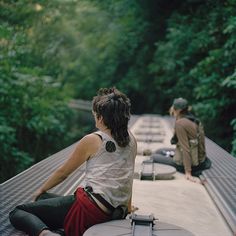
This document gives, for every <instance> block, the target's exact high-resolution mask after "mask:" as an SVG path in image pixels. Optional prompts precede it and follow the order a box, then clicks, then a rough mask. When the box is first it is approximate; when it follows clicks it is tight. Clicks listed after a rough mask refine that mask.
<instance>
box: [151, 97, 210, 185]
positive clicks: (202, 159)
mask: <svg viewBox="0 0 236 236" xmlns="http://www.w3.org/2000/svg"><path fill="white" fill-rule="evenodd" d="M189 108H190V107H189V105H188V101H187V100H186V99H184V98H181V97H180V98H176V99H174V101H173V104H172V106H171V107H170V115H173V116H174V117H175V127H174V135H173V137H172V139H171V144H175V145H176V147H175V152H174V156H173V157H171V156H162V155H158V154H154V155H152V158H153V160H154V161H155V162H158V163H162V164H168V165H171V166H174V167H175V168H176V169H177V171H179V172H182V173H185V177H186V179H187V180H190V181H193V182H196V179H195V178H194V177H193V176H197V177H198V176H199V175H200V174H201V172H202V170H205V169H208V168H210V166H211V161H210V160H209V158H208V157H207V156H206V150H205V134H204V128H203V125H202V123H201V122H200V120H199V119H197V118H196V117H195V116H194V115H193V114H192V113H191V112H190V109H189Z"/></svg>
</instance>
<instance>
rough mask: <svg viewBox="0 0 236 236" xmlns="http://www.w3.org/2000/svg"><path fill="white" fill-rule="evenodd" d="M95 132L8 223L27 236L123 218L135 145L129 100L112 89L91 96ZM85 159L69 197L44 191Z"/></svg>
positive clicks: (77, 230)
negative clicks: (82, 178) (81, 174)
mask: <svg viewBox="0 0 236 236" xmlns="http://www.w3.org/2000/svg"><path fill="white" fill-rule="evenodd" d="M92 113H93V115H94V119H95V123H96V127H97V129H98V131H97V132H94V133H90V134H88V135H86V136H84V137H83V138H82V139H81V140H80V141H79V142H78V144H77V146H76V147H75V149H74V151H73V153H72V154H71V156H70V157H69V158H68V160H67V161H66V162H65V163H64V164H63V165H62V166H61V167H59V168H58V169H57V170H56V171H55V172H54V173H53V174H52V175H51V176H50V177H49V179H48V180H47V181H46V182H45V183H44V184H43V185H42V186H41V187H40V188H39V189H38V190H37V191H36V192H35V193H34V199H35V200H36V201H34V202H31V203H26V204H22V205H19V206H17V207H16V208H15V209H14V210H13V211H11V212H10V214H9V218H10V222H11V223H12V225H13V226H14V227H15V228H16V229H18V230H21V231H24V232H26V233H27V234H29V235H31V236H36V235H37V236H38V235H39V236H45V235H47V236H49V235H51V236H53V235H54V236H55V235H60V234H59V231H58V229H60V228H64V231H65V234H66V235H67V236H75V235H77V236H82V235H83V233H84V232H85V231H86V230H87V229H88V228H89V227H90V226H92V225H94V224H98V223H102V222H106V221H110V220H112V219H121V218H125V217H126V215H127V213H128V212H129V211H131V195H132V185H133V175H134V165H135V157H136V152H137V144H136V140H135V138H134V136H133V135H132V133H131V132H130V130H128V122H129V119H130V100H129V98H128V97H127V96H126V95H125V94H123V93H121V92H120V91H119V90H118V89H116V88H109V89H107V88H105V89H100V90H99V91H98V94H97V96H95V97H94V98H93V109H92ZM83 163H86V170H85V181H83V186H78V188H77V190H76V191H75V193H74V194H73V195H69V196H59V197H58V196H55V195H52V194H50V193H47V191H48V190H50V189H51V188H53V187H54V186H56V185H58V184H60V183H61V182H63V181H64V180H65V179H66V178H67V177H68V176H69V175H70V174H71V173H72V172H74V171H76V170H77V169H78V168H79V167H80V166H81V165H82V164H83Z"/></svg>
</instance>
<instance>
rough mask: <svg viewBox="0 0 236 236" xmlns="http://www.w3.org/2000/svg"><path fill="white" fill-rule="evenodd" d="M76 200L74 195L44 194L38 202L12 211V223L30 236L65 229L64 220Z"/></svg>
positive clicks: (23, 205)
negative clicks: (44, 231) (46, 230)
mask: <svg viewBox="0 0 236 236" xmlns="http://www.w3.org/2000/svg"><path fill="white" fill-rule="evenodd" d="M74 200H75V197H74V195H69V196H58V195H54V194H49V193H45V194H42V195H41V196H40V198H39V199H37V201H36V202H31V203H26V204H22V205H19V206H17V207H16V208H15V209H14V210H13V211H11V212H10V213H9V218H10V222H11V223H12V225H13V226H14V227H15V228H16V229H18V230H21V231H24V232H25V233H27V234H29V235H30V236H37V235H39V234H40V232H41V231H42V230H44V229H49V230H55V229H60V228H63V223H64V219H65V217H66V214H67V212H68V211H69V209H70V208H71V206H72V204H73V203H74Z"/></svg>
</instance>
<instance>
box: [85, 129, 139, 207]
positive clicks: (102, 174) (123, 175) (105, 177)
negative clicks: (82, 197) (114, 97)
mask: <svg viewBox="0 0 236 236" xmlns="http://www.w3.org/2000/svg"><path fill="white" fill-rule="evenodd" d="M95 134H98V135H99V136H100V137H101V138H102V146H101V148H100V149H99V150H98V152H97V153H96V154H95V155H93V156H91V157H90V158H89V160H87V162H86V170H85V171H86V173H85V182H84V183H85V186H91V187H92V188H93V192H94V193H99V194H100V195H101V196H102V197H103V198H104V199H105V200H106V201H108V202H109V203H110V204H111V205H112V206H113V207H117V206H118V205H127V204H128V202H129V199H130V197H131V192H132V184H133V174H134V164H135V156H136V145H135V140H134V137H133V136H132V135H130V143H129V144H128V145H127V146H126V147H120V146H118V144H117V143H116V141H115V140H114V139H113V138H111V137H110V136H109V135H107V134H105V133H103V132H101V131H98V132H95ZM111 142H112V143H113V144H112V143H111ZM109 144H111V145H110V148H109V147H108V148H106V146H109ZM106 149H108V151H107V150H106Z"/></svg>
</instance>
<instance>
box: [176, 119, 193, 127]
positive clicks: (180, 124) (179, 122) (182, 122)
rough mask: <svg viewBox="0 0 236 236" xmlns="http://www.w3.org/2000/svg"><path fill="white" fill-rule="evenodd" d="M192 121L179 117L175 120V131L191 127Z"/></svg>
mask: <svg viewBox="0 0 236 236" xmlns="http://www.w3.org/2000/svg"><path fill="white" fill-rule="evenodd" d="M192 123H193V122H192V121H191V120H189V119H187V118H186V117H181V118H179V119H177V120H176V123H175V127H176V128H177V129H184V128H186V127H189V126H192Z"/></svg>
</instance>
